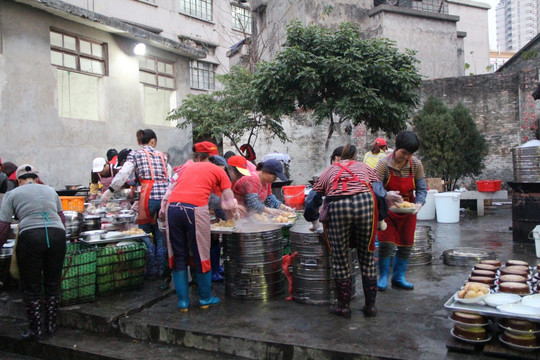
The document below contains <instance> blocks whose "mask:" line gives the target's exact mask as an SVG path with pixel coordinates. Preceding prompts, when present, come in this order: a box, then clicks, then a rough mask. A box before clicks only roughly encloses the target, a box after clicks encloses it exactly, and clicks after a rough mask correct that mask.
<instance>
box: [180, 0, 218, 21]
mask: <svg viewBox="0 0 540 360" xmlns="http://www.w3.org/2000/svg"><path fill="white" fill-rule="evenodd" d="M180 12H181V13H182V14H186V15H189V16H193V17H196V18H199V19H202V20H206V21H212V0H180Z"/></svg>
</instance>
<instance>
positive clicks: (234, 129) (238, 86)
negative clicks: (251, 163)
mask: <svg viewBox="0 0 540 360" xmlns="http://www.w3.org/2000/svg"><path fill="white" fill-rule="evenodd" d="M252 78H253V73H251V72H250V71H249V70H247V69H244V68H241V67H233V68H232V69H231V71H230V73H229V74H225V75H217V79H218V80H219V81H220V82H221V84H222V85H223V90H219V91H215V92H213V93H210V94H199V95H191V94H190V95H188V96H187V98H186V99H185V100H183V101H182V104H181V105H180V106H179V107H178V108H177V109H175V110H173V111H172V112H171V113H170V114H169V116H167V120H176V119H180V120H181V122H180V123H179V124H178V125H177V126H178V127H179V128H182V129H183V128H186V127H187V126H188V125H192V127H193V133H194V134H195V136H199V135H211V136H212V137H213V138H214V139H216V140H217V141H219V140H221V138H222V137H226V138H228V139H229V140H231V142H232V143H233V145H234V147H235V148H236V150H237V151H238V152H241V151H240V146H239V144H238V142H239V141H240V139H241V137H242V136H244V135H245V134H246V133H248V134H249V136H248V141H247V144H249V145H251V146H253V145H254V143H255V141H256V139H257V135H258V133H259V131H260V130H266V131H268V132H270V134H271V135H273V136H276V137H277V138H279V139H280V140H281V141H286V140H288V138H287V134H285V132H284V131H283V127H282V126H281V120H279V119H277V120H275V119H272V118H271V117H268V116H265V115H263V114H261V113H260V112H259V111H258V110H257V108H256V107H255V106H254V104H255V101H254V99H253V96H254V94H253V88H252V87H251V81H252Z"/></svg>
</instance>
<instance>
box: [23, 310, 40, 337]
mask: <svg viewBox="0 0 540 360" xmlns="http://www.w3.org/2000/svg"><path fill="white" fill-rule="evenodd" d="M25 305H26V315H27V316H28V330H26V331H24V332H23V333H22V334H21V335H22V337H23V338H24V339H28V340H39V339H41V337H42V336H43V330H42V327H43V314H42V313H41V300H31V301H25Z"/></svg>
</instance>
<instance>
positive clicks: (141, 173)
mask: <svg viewBox="0 0 540 360" xmlns="http://www.w3.org/2000/svg"><path fill="white" fill-rule="evenodd" d="M145 150H146V151H148V156H149V157H150V162H151V164H152V169H153V170H154V181H155V183H154V186H152V191H151V192H150V200H161V199H162V198H163V196H164V195H165V193H166V192H167V186H168V178H167V169H166V168H164V167H163V161H161V159H162V157H163V160H164V161H166V159H165V155H163V153H162V152H160V151H158V150H156V149H154V148H153V147H151V146H148V145H147V146H143V147H142V148H140V149H137V150H134V151H132V152H130V153H129V155H128V157H127V160H126V163H127V162H130V163H132V164H134V166H135V173H136V174H137V177H138V178H139V179H140V180H152V173H151V172H150V164H149V163H148V158H147V157H146V153H145ZM160 155H161V156H160Z"/></svg>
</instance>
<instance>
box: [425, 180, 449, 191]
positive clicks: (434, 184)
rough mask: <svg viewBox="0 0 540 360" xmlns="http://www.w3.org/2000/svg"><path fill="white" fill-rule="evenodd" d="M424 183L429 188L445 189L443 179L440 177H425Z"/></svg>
mask: <svg viewBox="0 0 540 360" xmlns="http://www.w3.org/2000/svg"><path fill="white" fill-rule="evenodd" d="M426 184H427V187H428V189H430V190H437V191H438V192H444V191H446V188H445V186H444V180H443V179H441V178H426Z"/></svg>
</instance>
